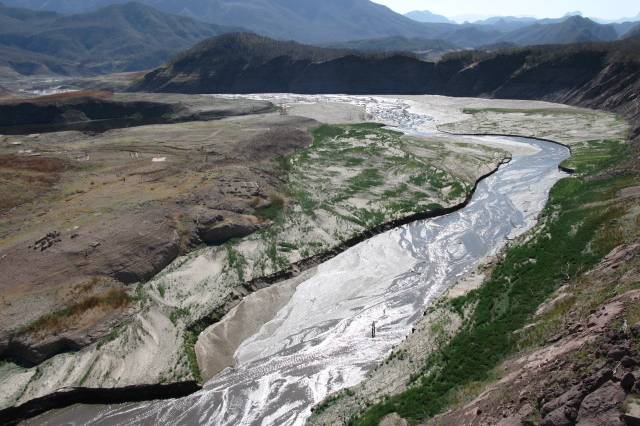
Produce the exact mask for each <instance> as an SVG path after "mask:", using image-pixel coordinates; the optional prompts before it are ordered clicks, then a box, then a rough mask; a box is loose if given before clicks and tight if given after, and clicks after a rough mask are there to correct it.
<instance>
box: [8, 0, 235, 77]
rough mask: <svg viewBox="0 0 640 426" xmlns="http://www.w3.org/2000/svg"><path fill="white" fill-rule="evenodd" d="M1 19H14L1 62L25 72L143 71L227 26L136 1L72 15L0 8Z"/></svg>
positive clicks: (223, 29) (221, 30) (9, 27)
mask: <svg viewBox="0 0 640 426" xmlns="http://www.w3.org/2000/svg"><path fill="white" fill-rule="evenodd" d="M0 17H3V18H4V19H5V20H11V19H13V20H16V21H18V23H17V24H14V25H10V26H8V27H4V26H3V27H2V30H0V47H1V48H2V49H4V50H6V51H9V52H11V54H10V55H7V56H3V57H2V59H0V61H2V62H4V63H5V65H6V66H9V67H11V68H13V69H15V70H17V71H18V72H20V73H26V74H32V73H35V72H45V71H46V70H48V71H51V72H58V73H63V74H64V73H69V72H78V73H100V72H112V71H132V70H140V69H147V68H151V67H154V66H157V65H158V64H161V63H162V62H164V61H166V60H167V59H168V58H169V57H170V56H171V55H173V54H175V53H176V52H179V51H180V50H182V49H185V48H187V47H189V46H191V45H193V44H194V43H197V42H198V41H200V40H203V39H205V38H207V37H210V36H212V35H217V34H220V33H222V32H224V31H225V30H226V29H225V28H224V27H221V26H218V25H214V24H206V23H202V22H198V21H195V20H193V19H190V18H187V17H183V16H177V15H170V14H167V13H164V12H160V11H158V10H155V9H153V8H151V7H148V6H145V5H142V4H139V3H127V4H123V5H115V6H109V7H106V8H104V9H100V10H98V11H96V12H91V13H85V14H79V15H71V16H59V15H56V14H52V13H48V12H47V13H45V12H32V11H28V10H21V9H14V8H0ZM19 18H22V19H21V20H18V19H19ZM12 28H13V29H14V30H13V31H12ZM24 63H28V64H31V65H30V66H29V67H25V66H24V65H21V64H24ZM65 63H67V64H66V65H65ZM29 68H30V69H29Z"/></svg>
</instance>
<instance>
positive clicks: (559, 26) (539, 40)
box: [500, 16, 618, 46]
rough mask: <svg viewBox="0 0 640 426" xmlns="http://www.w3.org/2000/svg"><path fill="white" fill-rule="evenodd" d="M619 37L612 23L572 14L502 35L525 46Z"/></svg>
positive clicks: (504, 39) (505, 38)
mask: <svg viewBox="0 0 640 426" xmlns="http://www.w3.org/2000/svg"><path fill="white" fill-rule="evenodd" d="M617 38H618V33H617V32H616V30H615V28H613V27H612V26H610V25H600V24H597V23H595V22H593V21H592V20H590V19H587V18H583V17H581V16H572V17H570V18H568V19H566V20H564V21H562V22H559V23H550V24H540V23H538V24H534V25H531V26H529V27H525V28H522V29H518V30H515V31H512V32H510V33H508V34H506V35H504V36H503V37H501V38H500V41H504V42H510V43H515V44H519V45H522V46H524V45H534V44H570V43H588V42H599V41H612V40H616V39H617Z"/></svg>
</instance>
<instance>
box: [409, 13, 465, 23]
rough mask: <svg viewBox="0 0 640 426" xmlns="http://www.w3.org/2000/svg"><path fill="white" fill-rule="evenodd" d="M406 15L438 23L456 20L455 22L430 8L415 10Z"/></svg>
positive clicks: (421, 20) (417, 19) (419, 20)
mask: <svg viewBox="0 0 640 426" xmlns="http://www.w3.org/2000/svg"><path fill="white" fill-rule="evenodd" d="M404 16H406V17H407V18H410V19H413V20H414V21H418V22H431V23H437V24H455V22H453V21H452V20H450V19H449V18H447V17H446V16H442V15H438V14H435V13H433V12H430V11H428V10H414V11H412V12H409V13H405V14H404Z"/></svg>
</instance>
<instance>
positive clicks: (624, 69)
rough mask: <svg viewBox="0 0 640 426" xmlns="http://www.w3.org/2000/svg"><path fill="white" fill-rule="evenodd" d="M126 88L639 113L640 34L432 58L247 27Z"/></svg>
mask: <svg viewBox="0 0 640 426" xmlns="http://www.w3.org/2000/svg"><path fill="white" fill-rule="evenodd" d="M132 90H141V91H165V92H189V93H248V92H299V93H407V94H437V95H449V96H483V97H496V98H503V99H542V100H550V101H558V102H563V103H570V104H574V105H581V106H588V107H593V108H603V109H607V110H611V111H618V112H620V113H622V114H625V115H627V116H628V117H635V118H636V119H638V118H640V106H639V105H638V102H639V101H638V99H637V97H636V95H635V94H636V93H637V92H638V90H640V40H638V39H633V38H632V39H629V40H625V41H618V42H613V43H601V44H591V45H588V44H587V45H572V46H544V47H532V48H520V49H512V50H503V51H497V52H495V53H481V52H480V53H478V52H460V53H454V54H450V55H448V56H446V57H445V58H444V59H443V60H442V61H440V62H438V63H429V62H423V61H420V60H418V59H417V58H415V57H414V56H412V55H406V54H405V55H403V54H394V55H377V56H371V55H366V54H362V53H360V54H357V53H352V52H351V53H350V52H341V51H339V50H330V49H321V48H317V47H311V46H304V45H300V44H296V43H283V42H278V41H275V40H270V39H267V38H264V37H259V36H256V35H247V34H233V35H224V36H220V37H217V38H213V39H211V40H208V41H206V42H203V43H201V44H200V45H199V46H196V47H195V48H193V49H191V50H190V51H187V52H186V53H184V54H183V55H181V56H180V57H178V58H177V59H175V60H174V61H172V62H170V63H169V64H168V65H166V66H165V67H162V68H159V69H157V70H155V71H153V72H151V73H149V74H147V75H146V76H145V77H144V78H143V80H142V81H140V82H138V83H137V84H136V85H135V86H134V87H133V88H132Z"/></svg>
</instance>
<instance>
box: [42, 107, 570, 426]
mask: <svg viewBox="0 0 640 426" xmlns="http://www.w3.org/2000/svg"><path fill="white" fill-rule="evenodd" d="M262 98H266V99H270V100H273V101H274V102H278V101H285V100H286V101H289V102H292V101H295V102H303V101H308V102H316V101H318V100H321V101H322V100H325V101H326V100H330V101H332V102H348V103H353V104H358V105H362V106H364V107H366V109H367V112H368V113H369V114H370V115H371V116H372V117H373V120H374V121H379V122H384V123H387V124H389V125H390V126H391V127H393V128H395V129H398V130H401V131H403V132H404V133H407V134H410V135H417V136H420V135H424V134H425V130H424V129H429V128H430V129H431V130H430V132H435V130H434V129H435V126H429V125H428V124H429V123H430V122H431V119H430V117H428V116H426V115H424V114H418V113H415V112H413V111H412V110H411V106H410V105H409V104H407V103H405V102H403V101H402V100H394V99H389V98H373V97H348V96H334V97H327V96H324V97H294V96H289V95H279V96H278V95H271V96H263V97H262ZM318 98H322V99H318ZM438 136H441V137H445V135H442V134H439V135H438ZM475 141H476V142H478V143H490V144H492V145H494V146H501V147H503V148H504V149H506V150H509V151H511V152H512V160H511V162H509V163H508V164H505V165H502V166H501V167H500V168H499V170H498V171H497V172H496V173H494V174H493V175H491V176H489V177H487V178H485V179H484V180H482V181H481V182H480V183H479V184H478V186H477V189H476V191H475V193H474V195H473V198H472V200H471V202H470V203H469V204H468V205H467V206H466V207H465V208H463V209H461V210H459V211H457V212H454V213H451V214H449V215H446V216H441V217H438V218H435V219H429V220H424V221H418V222H414V223H412V224H409V225H406V226H402V227H400V228H396V229H393V230H391V231H388V232H385V233H383V234H379V235H377V236H375V237H372V238H371V239H369V240H367V241H365V242H363V243H361V244H359V245H357V246H355V247H353V248H351V249H349V250H347V251H345V252H343V253H342V254H340V255H338V256H336V257H335V258H333V259H331V260H329V261H327V262H325V263H323V264H321V265H319V267H318V268H317V271H316V272H315V274H313V275H312V276H311V277H310V278H308V279H307V280H306V281H304V282H302V283H301V284H299V285H298V286H297V288H296V290H295V292H294V293H293V296H292V297H291V299H290V300H289V301H288V303H287V304H286V305H285V306H284V308H282V309H281V310H280V311H279V312H278V313H277V314H276V316H275V317H274V318H273V319H272V320H271V321H269V322H268V323H266V324H265V325H264V326H263V327H262V328H261V329H260V330H259V331H258V332H257V333H256V334H255V335H253V336H252V337H250V338H249V339H247V340H245V341H244V342H243V343H242V345H241V346H240V347H239V348H238V349H237V351H236V353H235V359H236V366H235V367H234V368H227V369H226V370H224V371H222V372H221V373H219V374H218V375H217V376H215V377H214V378H213V379H212V380H210V381H209V382H207V383H206V384H205V385H204V387H203V389H202V390H201V391H199V392H197V393H195V394H193V395H190V396H188V397H185V398H180V399H175V400H168V401H152V402H146V403H132V404H124V405H114V406H89V405H76V406H73V407H69V408H67V409H63V410H58V411H55V412H51V413H48V414H46V415H44V416H41V417H39V418H37V419H33V420H32V421H31V422H30V423H32V424H50V425H54V424H55V425H59V424H73V425H89V424H91V425H130V424H143V425H146V424H148V425H157V424H166V425H176V424H184V425H187V424H189V425H192V424H203V425H204V424H207V425H301V424H304V422H305V420H306V419H307V418H308V417H309V416H310V415H311V408H312V407H313V406H314V405H316V404H318V403H319V402H321V401H322V400H323V399H324V398H325V397H327V396H328V395H330V394H332V393H335V392H337V391H339V390H341V389H344V388H347V387H351V386H354V385H356V384H358V383H359V382H361V381H362V380H363V379H364V378H365V375H366V373H367V372H368V371H370V370H371V369H373V368H374V367H375V366H376V365H377V364H379V363H380V362H381V361H383V360H384V359H385V358H386V357H387V356H388V355H389V353H390V352H391V350H392V349H393V347H394V346H396V345H398V344H399V343H400V342H401V341H402V340H403V339H405V338H406V336H407V335H408V334H410V333H411V329H412V327H413V325H414V324H415V323H416V322H417V321H418V319H419V318H420V317H421V316H422V315H423V313H424V311H425V309H426V308H427V307H428V306H429V305H430V304H432V303H433V301H434V300H436V299H437V298H438V297H439V296H441V295H442V294H443V293H444V292H446V291H447V290H448V289H450V288H451V287H452V286H453V285H455V283H456V282H458V281H460V279H461V278H463V277H464V276H465V275H467V274H469V273H471V272H472V271H473V270H474V269H475V268H476V267H477V266H478V264H479V263H480V262H481V261H482V260H483V259H484V258H486V257H487V256H491V255H493V254H496V252H497V251H499V250H500V249H501V248H503V247H504V245H505V244H506V243H507V241H508V240H510V239H513V238H516V237H517V236H518V235H521V234H523V233H524V232H526V231H527V230H529V229H531V228H532V227H533V226H534V225H535V223H536V218H537V216H538V215H539V213H540V212H541V210H542V209H543V207H544V205H545V203H546V200H547V198H548V194H549V191H550V189H551V187H552V186H553V184H554V183H555V182H556V181H557V180H558V179H560V178H561V177H562V176H564V173H563V172H561V171H560V170H559V169H558V165H559V164H560V162H562V161H563V160H564V159H566V158H567V157H568V156H569V150H568V149H567V148H565V147H563V146H561V145H558V144H553V143H550V142H544V141H538V140H533V139H527V138H505V137H476V138H475ZM276 285H277V284H276ZM374 323H375V330H376V332H375V338H372V325H373V324H374Z"/></svg>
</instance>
